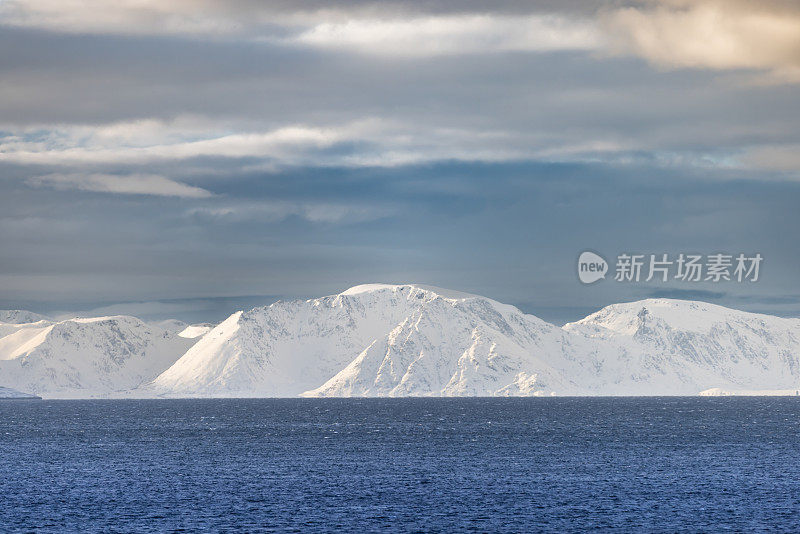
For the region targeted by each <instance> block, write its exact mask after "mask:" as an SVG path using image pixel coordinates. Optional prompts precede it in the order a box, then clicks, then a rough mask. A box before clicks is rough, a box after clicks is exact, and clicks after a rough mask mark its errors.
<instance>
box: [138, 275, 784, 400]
mask: <svg viewBox="0 0 800 534" xmlns="http://www.w3.org/2000/svg"><path fill="white" fill-rule="evenodd" d="M442 293H445V292H442V291H439V290H436V289H433V288H421V287H418V286H411V285H383V284H370V285H365V286H357V287H355V288H351V289H349V290H347V291H344V292H343V293H341V294H339V295H333V296H330V297H324V298H321V299H313V300H308V301H295V302H278V303H275V304H273V305H272V306H269V307H266V308H256V309H253V310H250V311H247V312H238V313H236V314H234V315H233V316H231V317H230V318H229V319H228V320H226V321H225V322H224V323H222V324H221V325H219V326H218V327H216V328H215V329H213V330H212V331H211V332H209V333H208V334H206V335H205V336H204V337H203V338H202V339H201V340H200V341H199V342H198V343H197V345H195V346H194V347H193V348H192V349H190V350H189V351H188V352H187V353H186V354H185V355H184V356H183V357H182V358H181V359H180V360H178V361H177V362H176V363H175V365H173V366H172V367H171V368H170V369H168V370H167V371H165V372H164V373H163V374H162V375H161V376H159V377H158V378H157V379H156V380H155V381H154V382H153V384H151V386H150V389H149V391H150V393H149V394H158V395H167V396H222V397H224V396H295V395H304V396H425V395H433V396H459V395H464V396H489V395H553V394H557V395H696V394H698V393H699V392H700V391H703V390H707V389H710V388H725V389H726V390H731V389H732V390H766V389H770V390H774V389H790V388H792V387H795V385H796V384H800V344H799V343H798V339H800V320H797V319H781V318H777V317H769V316H763V315H756V314H749V313H744V312H739V311H736V310H729V309H726V308H722V307H720V306H713V305H709V304H704V303H699V302H687V301H675V300H647V301H641V302H635V303H627V304H617V305H613V306H609V307H608V308H605V309H603V310H601V311H600V312H597V313H595V314H593V315H591V316H589V317H587V318H586V319H584V320H582V321H579V322H578V323H572V324H569V325H566V326H565V327H564V328H559V327H556V326H554V325H551V324H549V323H546V322H544V321H541V320H540V319H538V318H536V317H534V316H531V315H526V314H523V313H522V312H520V311H519V310H517V309H516V308H514V307H512V306H507V305H504V304H501V303H499V302H496V301H493V300H490V299H486V298H483V297H476V296H472V295H467V294H460V293H445V294H448V295H449V296H448V297H445V296H443V295H442Z"/></svg>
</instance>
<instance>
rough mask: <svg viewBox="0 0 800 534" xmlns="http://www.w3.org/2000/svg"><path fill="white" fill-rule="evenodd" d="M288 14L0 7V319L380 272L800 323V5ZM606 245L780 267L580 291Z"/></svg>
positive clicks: (223, 295)
mask: <svg viewBox="0 0 800 534" xmlns="http://www.w3.org/2000/svg"><path fill="white" fill-rule="evenodd" d="M266 4H267V5H265V3H262V2H256V1H239V2H237V1H226V2H219V3H217V2H211V1H202V0H197V1H195V0H180V1H174V2H163V1H160V2H149V1H144V0H136V1H133V0H128V1H125V0H123V1H120V2H106V1H96V2H91V1H89V2H72V1H64V0H31V1H25V2H17V1H13V0H0V187H2V195H0V219H1V220H2V232H0V251H2V252H1V253H0V307H4V308H8V307H23V308H28V309H33V310H35V311H44V312H48V311H49V312H52V311H56V310H62V311H73V310H90V309H95V308H102V310H104V311H111V312H123V313H126V312H129V313H137V314H141V315H148V314H149V315H159V316H167V315H174V316H179V317H185V318H189V319H191V320H196V319H204V318H205V319H208V320H218V319H219V318H221V317H222V316H224V315H226V314H227V313H229V312H231V311H234V309H235V307H237V306H252V305H255V304H257V303H259V302H264V303H269V302H271V300H272V299H275V298H291V297H310V296H319V295H324V294H330V293H334V292H338V291H340V290H343V289H345V288H347V287H349V286H351V285H355V284H359V283H364V282H379V281H380V282H417V283H421V284H429V285H435V286H442V287H447V288H452V289H458V290H462V291H468V292H472V293H478V294H482V295H486V296H490V297H493V298H496V299H498V300H501V301H504V302H509V303H513V304H517V305H519V306H520V307H521V308H523V309H524V310H525V311H528V312H533V313H536V314H538V315H540V316H542V317H543V318H545V319H551V320H554V321H559V322H563V321H564V320H568V319H576V318H578V317H580V316H581V315H583V314H584V313H588V312H590V311H592V310H594V309H597V308H599V307H601V306H603V305H606V304H609V303H611V302H615V301H623V300H633V299H639V298H647V297H651V296H669V297H676V298H699V299H702V300H707V301H711V302H716V303H720V304H723V305H728V306H732V307H736V308H740V309H747V310H753V311H765V312H770V313H776V314H781V315H800V287H798V282H797V275H798V272H800V269H799V267H800V235H799V234H798V228H800V209H798V206H799V205H800V7H798V3H797V2H793V1H786V2H781V1H762V2H746V1H736V0H726V1H724V2H723V1H721V0H720V1H713V0H709V1H706V0H702V1H694V2H688V1H687V2H684V1H681V0H674V1H673V0H669V1H663V2H647V1H642V2H633V1H632V2H619V1H613V2H557V1H541V2H538V3H535V2H527V1H526V2H496V3H491V4H486V3H484V2H469V1H468V2H445V1H439V2H420V3H413V2H366V1H365V2H361V1H352V2H348V1H336V0H333V1H332V2H328V1H326V2H271V3H266ZM487 5H491V6H492V7H491V8H488V7H487ZM487 9H491V10H489V11H487ZM586 249H591V250H594V251H597V252H599V253H601V254H602V255H603V256H605V257H606V258H607V259H609V260H610V261H612V262H613V260H614V259H615V258H616V256H617V255H618V254H620V253H622V252H638V253H659V254H660V253H670V254H676V253H679V252H696V253H702V254H712V253H716V252H727V253H730V254H738V253H740V252H742V253H747V254H754V253H756V252H758V253H761V254H762V256H763V257H764V263H763V265H762V272H761V276H760V279H759V281H758V282H756V283H737V282H730V283H718V284H712V283H687V282H680V281H672V282H668V283H660V282H651V283H644V282H642V283H638V284H636V283H618V282H614V281H613V280H610V279H609V280H603V281H600V282H598V283H596V284H594V285H591V286H583V285H581V284H580V282H579V281H578V279H577V276H576V272H575V271H576V268H575V263H576V259H577V257H578V254H579V253H580V252H582V251H583V250H586ZM612 267H613V266H612ZM118 303H135V304H125V305H119V304H118Z"/></svg>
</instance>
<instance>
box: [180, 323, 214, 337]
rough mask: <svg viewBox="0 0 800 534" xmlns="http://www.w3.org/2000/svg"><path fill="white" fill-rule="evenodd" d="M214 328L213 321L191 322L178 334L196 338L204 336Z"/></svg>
mask: <svg viewBox="0 0 800 534" xmlns="http://www.w3.org/2000/svg"><path fill="white" fill-rule="evenodd" d="M213 329H214V325H213V324H211V323H199V324H191V325H188V326H187V327H185V328H184V329H183V330H181V331H180V332H178V335H179V336H181V337H185V338H187V339H195V338H198V337H201V336H204V335H206V334H208V333H209V332H211V330H213Z"/></svg>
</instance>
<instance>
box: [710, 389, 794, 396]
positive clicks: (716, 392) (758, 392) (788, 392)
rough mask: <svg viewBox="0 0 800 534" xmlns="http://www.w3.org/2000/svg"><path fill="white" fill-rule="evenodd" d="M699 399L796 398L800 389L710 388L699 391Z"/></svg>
mask: <svg viewBox="0 0 800 534" xmlns="http://www.w3.org/2000/svg"><path fill="white" fill-rule="evenodd" d="M699 395H700V396H701V397H796V396H798V395H800V387H798V388H796V389H740V390H729V389H722V388H711V389H706V390H705V391H701V392H700V393H699Z"/></svg>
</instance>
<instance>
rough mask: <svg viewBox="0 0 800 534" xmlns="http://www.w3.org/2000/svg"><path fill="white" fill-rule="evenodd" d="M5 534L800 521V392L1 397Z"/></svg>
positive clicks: (766, 526)
mask: <svg viewBox="0 0 800 534" xmlns="http://www.w3.org/2000/svg"><path fill="white" fill-rule="evenodd" d="M0 454H1V456H0V530H2V531H4V532H6V531H16V530H20V531H26V530H37V531H59V532H62V531H82V532H85V531H121V532H131V531H136V532H148V531H155V532H163V531H172V530H191V531H197V530H212V531H234V530H243V531H262V530H267V531H271V530H277V531H328V530H336V531H350V532H363V531H377V530H385V529H391V530H394V531H454V530H466V531H532V530H545V531H554V532H564V531H574V530H586V529H590V528H602V529H608V530H612V529H616V530H619V531H642V530H645V531H676V530H681V531H724V530H731V531H759V530H763V531H766V530H771V531H774V530H778V531H798V530H800V399H795V398H716V399H714V398H711V399H709V398H649V399H642V398H639V399H624V398H618V399H608V398H603V399H569V398H563V399H562V398H550V399H396V400H389V399H386V400H345V399H341V400H334V399H330V400H169V401H167V400H163V401H13V402H0Z"/></svg>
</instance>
